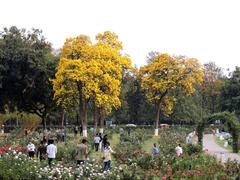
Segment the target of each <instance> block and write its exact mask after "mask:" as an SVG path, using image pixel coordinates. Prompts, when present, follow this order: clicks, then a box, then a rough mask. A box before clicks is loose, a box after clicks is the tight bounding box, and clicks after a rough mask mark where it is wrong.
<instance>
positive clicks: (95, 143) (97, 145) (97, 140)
mask: <svg viewBox="0 0 240 180" xmlns="http://www.w3.org/2000/svg"><path fill="white" fill-rule="evenodd" d="M93 141H94V145H95V150H96V151H98V148H99V143H100V141H101V138H100V137H99V135H98V134H96V136H95V137H94V139H93Z"/></svg>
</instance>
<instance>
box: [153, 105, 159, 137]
mask: <svg viewBox="0 0 240 180" xmlns="http://www.w3.org/2000/svg"><path fill="white" fill-rule="evenodd" d="M159 116H160V103H158V104H157V105H156V119H155V131H154V135H155V136H158V124H159Z"/></svg>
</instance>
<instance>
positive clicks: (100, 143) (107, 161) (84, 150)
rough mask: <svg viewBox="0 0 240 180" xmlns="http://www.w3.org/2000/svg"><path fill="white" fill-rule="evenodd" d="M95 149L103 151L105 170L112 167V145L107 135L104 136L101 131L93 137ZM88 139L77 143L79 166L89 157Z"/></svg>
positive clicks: (77, 161)
mask: <svg viewBox="0 0 240 180" xmlns="http://www.w3.org/2000/svg"><path fill="white" fill-rule="evenodd" d="M93 141H94V147H95V150H96V151H98V150H99V149H100V150H101V151H102V159H103V171H107V170H109V169H110V168H111V160H112V158H111V154H112V153H114V151H113V150H112V148H111V146H110V142H109V141H108V138H107V135H104V136H103V137H102V135H101V133H99V134H96V136H95V137H94V139H93ZM87 143H88V141H87V140H86V139H83V140H82V142H81V143H80V144H78V145H77V150H76V163H77V166H80V165H81V164H84V163H85V161H86V160H87V159H88V153H89V152H88V146H87Z"/></svg>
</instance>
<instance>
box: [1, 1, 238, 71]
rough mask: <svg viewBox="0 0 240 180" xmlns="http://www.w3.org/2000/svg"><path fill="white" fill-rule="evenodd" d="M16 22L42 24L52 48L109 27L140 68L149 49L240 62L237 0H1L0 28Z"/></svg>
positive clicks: (223, 64) (220, 62) (20, 25)
mask: <svg viewBox="0 0 240 180" xmlns="http://www.w3.org/2000/svg"><path fill="white" fill-rule="evenodd" d="M12 25H15V26H17V27H18V28H26V29H30V28H32V27H34V28H39V29H42V30H43V34H44V36H45V37H46V38H47V40H48V41H50V42H51V43H52V45H53V47H54V48H61V47H62V45H63V43H64V40H65V38H66V37H73V36H77V35H79V34H85V35H88V36H90V37H91V38H92V39H94V36H95V35H96V34H97V33H103V32H104V31H106V30H110V31H113V32H115V33H116V34H118V36H119V39H120V40H121V41H122V42H123V45H124V49H125V52H126V53H128V54H129V55H130V56H131V58H132V61H133V64H136V65H137V66H138V67H139V66H141V65H143V64H145V63H146V56H147V54H148V52H150V51H158V52H161V53H165V52H166V53H170V54H176V55H186V56H188V57H195V58H197V59H199V61H200V62H201V63H205V62H208V61H214V62H216V64H217V65H218V66H220V67H222V68H225V69H226V68H230V69H231V70H232V69H234V67H235V66H240V49H239V48H240V1H239V0H2V1H1V4H0V29H1V30H2V28H3V27H10V26H12Z"/></svg>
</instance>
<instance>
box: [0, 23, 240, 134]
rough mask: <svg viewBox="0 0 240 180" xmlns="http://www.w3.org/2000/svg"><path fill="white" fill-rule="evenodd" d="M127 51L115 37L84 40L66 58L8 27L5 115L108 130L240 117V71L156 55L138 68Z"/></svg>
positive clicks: (69, 47)
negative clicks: (225, 114) (107, 125)
mask: <svg viewBox="0 0 240 180" xmlns="http://www.w3.org/2000/svg"><path fill="white" fill-rule="evenodd" d="M123 49H124V48H123V44H122V42H121V41H120V40H119V39H118V36H117V35H116V34H115V33H113V32H110V31H106V32H104V33H102V34H101V33H99V34H97V35H96V39H95V43H93V42H92V40H91V39H90V38H89V37H88V36H86V35H79V36H77V37H72V38H68V39H66V41H65V43H64V45H63V47H62V48H61V49H60V52H58V51H56V50H54V49H53V48H52V45H51V43H49V42H48V41H47V40H46V39H45V38H44V37H43V35H42V31H40V30H38V29H32V30H30V31H27V30H25V29H18V28H17V27H15V26H13V27H10V28H4V29H3V30H2V31H1V33H0V112H1V114H6V113H8V112H26V113H31V114H36V115H38V116H39V117H40V118H41V121H42V125H43V126H44V127H46V126H47V125H51V124H60V125H62V126H64V124H66V120H68V123H71V124H78V125H81V126H82V128H83V130H84V131H83V132H84V135H86V134H87V125H88V124H92V125H94V126H95V128H97V127H98V128H99V129H100V132H102V131H103V126H104V119H111V120H113V121H114V123H117V124H126V123H135V124H144V125H153V124H154V125H155V134H156V135H157V134H158V131H157V129H158V125H159V123H162V122H167V123H174V124H179V123H188V124H195V123H197V122H198V121H200V120H201V119H202V118H203V117H204V116H206V115H209V114H212V113H216V112H220V111H223V110H228V111H230V112H235V113H236V114H237V115H238V116H239V115H240V111H239V107H240V106H239V105H240V104H239V103H240V98H239V97H240V96H239V95H240V91H239V90H240V79H239V78H240V69H239V68H238V67H236V69H235V70H234V71H233V72H230V73H229V74H228V75H225V74H224V73H223V72H222V69H221V68H220V67H218V66H217V65H216V64H215V63H214V62H209V63H206V64H204V65H201V64H200V63H199V61H198V60H197V59H195V58H188V57H187V56H182V55H179V56H175V55H169V54H166V53H159V52H150V53H149V54H148V56H147V58H146V61H147V64H146V65H144V66H142V67H141V68H139V69H138V68H135V67H133V66H132V63H131V58H130V56H129V55H127V54H124V53H123Z"/></svg>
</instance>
